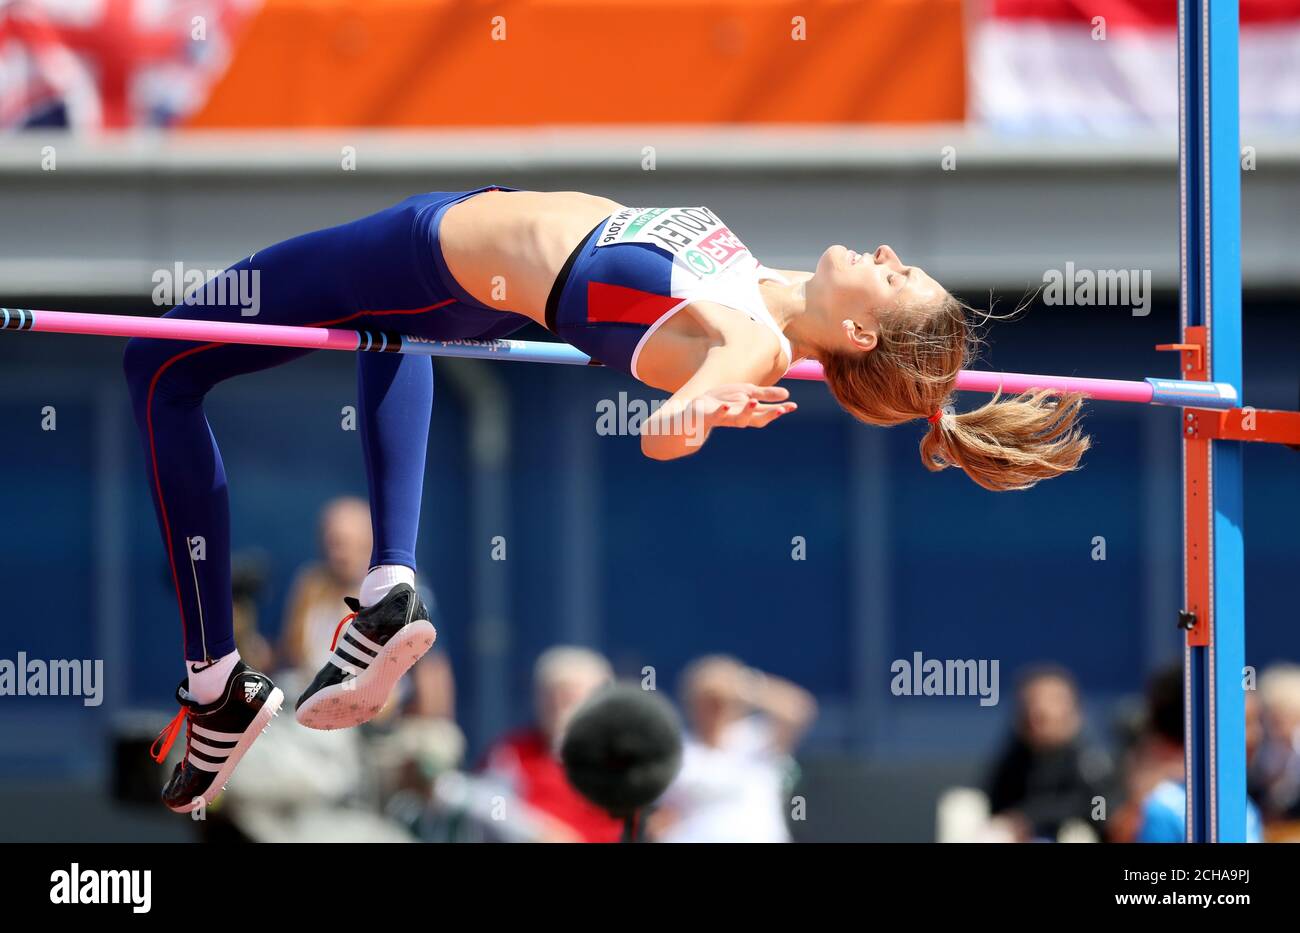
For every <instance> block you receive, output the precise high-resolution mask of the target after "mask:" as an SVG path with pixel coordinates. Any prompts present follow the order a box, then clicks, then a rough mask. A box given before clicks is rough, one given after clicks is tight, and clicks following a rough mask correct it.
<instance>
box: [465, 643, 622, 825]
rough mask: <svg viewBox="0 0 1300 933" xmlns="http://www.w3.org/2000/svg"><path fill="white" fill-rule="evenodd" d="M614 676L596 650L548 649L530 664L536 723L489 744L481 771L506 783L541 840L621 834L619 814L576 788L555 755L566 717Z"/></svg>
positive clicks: (514, 800)
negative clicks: (611, 815) (610, 810)
mask: <svg viewBox="0 0 1300 933" xmlns="http://www.w3.org/2000/svg"><path fill="white" fill-rule="evenodd" d="M612 679H613V671H612V670H611V668H610V666H609V662H608V661H606V660H605V658H604V657H602V656H601V655H599V654H597V653H596V652H594V651H589V650H588V649H586V648H574V647H568V646H557V647H554V648H550V649H548V650H547V651H545V652H543V653H542V655H541V656H540V657H539V658H538V659H537V662H536V664H535V665H534V667H533V704H534V715H535V716H536V722H535V724H534V725H532V726H529V727H528V728H525V729H521V730H519V731H517V732H513V733H511V734H509V735H507V736H505V737H504V738H502V739H500V740H499V741H498V742H497V743H496V744H495V745H493V746H492V747H491V748H490V749H489V750H488V753H487V756H486V760H485V765H484V777H485V778H488V779H489V780H493V781H496V782H497V783H498V784H499V785H501V786H503V787H505V788H507V789H508V792H509V794H510V797H511V800H512V806H513V810H515V811H517V812H518V813H519V815H520V816H521V817H522V818H524V819H526V820H527V821H529V822H530V823H532V824H534V825H535V826H536V827H537V828H538V829H537V831H538V832H540V834H541V835H540V838H541V839H542V840H544V841H548V842H615V841H617V840H618V839H619V837H620V835H621V832H622V824H621V823H620V822H619V821H618V820H615V819H613V818H612V817H610V816H609V815H608V814H606V813H605V812H604V811H603V810H601V809H600V808H598V807H597V806H596V805H595V804H592V803H590V802H588V801H587V800H586V799H584V798H583V797H582V796H581V795H579V794H578V792H577V791H576V790H574V788H573V786H572V785H571V784H570V783H569V779H568V778H567V777H566V776H565V773H564V766H563V765H562V764H561V762H560V759H559V746H560V741H561V738H562V737H563V735H564V727H565V725H566V724H567V723H568V720H569V717H570V716H571V715H572V714H573V711H574V710H575V709H576V708H577V707H578V706H579V705H580V704H581V703H582V701H583V700H585V699H587V697H589V696H591V694H592V693H594V692H595V691H596V690H597V689H598V688H599V687H601V686H603V685H604V684H606V683H608V682H609V681H611V680H612ZM506 812H507V814H509V813H510V812H511V809H509V808H508V809H507V811H506Z"/></svg>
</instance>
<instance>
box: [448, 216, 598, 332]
mask: <svg viewBox="0 0 1300 933" xmlns="http://www.w3.org/2000/svg"><path fill="white" fill-rule="evenodd" d="M621 206H622V205H620V204H619V203H618V202H616V201H611V200H610V199H609V198H601V197H597V196H596V195H591V194H583V193H582V192H580V191H485V192H483V193H482V194H478V195H475V196H474V197H472V198H468V199H466V200H464V201H461V202H460V203H459V204H455V205H453V206H452V207H450V208H448V209H447V213H446V214H444V215H443V218H442V224H441V226H440V227H439V230H438V239H439V242H440V243H441V244H442V255H443V258H444V259H445V260H446V263H447V268H448V269H450V270H451V274H452V275H453V276H454V277H455V278H456V281H457V282H459V283H460V286H461V287H462V288H464V289H465V291H467V292H469V293H470V294H471V295H473V296H474V297H475V298H477V299H478V300H479V301H481V302H483V303H484V304H485V305H487V306H488V307H489V308H500V309H501V310H502V311H513V312H515V313H517V314H523V315H526V316H527V317H530V318H532V319H533V320H534V321H536V322H537V323H539V324H542V325H543V326H545V324H546V298H547V296H548V295H549V294H550V292H551V286H552V285H554V284H555V279H556V276H558V275H559V274H560V267H561V266H563V265H564V262H565V260H566V259H568V258H569V254H570V253H572V252H573V250H574V247H576V246H577V245H578V243H579V241H581V240H582V238H583V237H585V236H586V235H587V234H588V233H590V232H591V230H592V228H593V227H595V226H596V224H598V223H600V222H601V221H602V220H604V219H605V218H606V217H608V216H609V215H610V214H612V213H614V211H616V210H618V209H619V208H620V207H621Z"/></svg>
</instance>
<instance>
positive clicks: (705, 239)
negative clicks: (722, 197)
mask: <svg viewBox="0 0 1300 933" xmlns="http://www.w3.org/2000/svg"><path fill="white" fill-rule="evenodd" d="M621 243H650V244H652V245H654V246H658V247H659V248H661V249H664V250H666V251H667V252H668V253H670V254H671V255H672V257H673V259H674V260H675V261H676V263H677V264H678V265H679V266H680V267H681V268H683V269H685V270H687V271H689V272H691V273H692V274H693V275H694V276H695V277H696V278H701V279H703V278H707V277H711V276H714V275H717V274H719V273H721V272H723V271H725V270H727V269H730V268H732V267H733V266H734V265H736V263H737V262H738V261H739V260H741V259H743V258H745V257H748V256H749V249H748V248H747V247H746V246H745V244H744V243H742V242H741V241H740V237H738V236H736V235H735V234H734V233H732V232H731V230H730V229H729V228H728V227H727V226H726V224H724V223H723V222H722V221H721V220H719V219H718V218H717V216H716V215H715V214H714V213H713V212H712V211H711V210H709V209H708V208H707V207H625V208H623V209H622V210H620V211H617V212H616V213H614V214H613V215H611V216H610V218H609V220H607V221H606V222H605V226H604V229H602V230H601V231H600V236H599V237H598V238H597V240H596V246H597V247H601V246H618V245H619V244H621Z"/></svg>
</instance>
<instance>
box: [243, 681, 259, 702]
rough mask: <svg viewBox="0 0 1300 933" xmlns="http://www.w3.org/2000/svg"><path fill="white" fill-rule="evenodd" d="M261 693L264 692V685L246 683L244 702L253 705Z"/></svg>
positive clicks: (253, 682)
mask: <svg viewBox="0 0 1300 933" xmlns="http://www.w3.org/2000/svg"><path fill="white" fill-rule="evenodd" d="M261 691H262V685H261V684H259V683H258V682H257V681H255V680H248V681H245V682H244V702H246V703H252V702H253V701H254V700H255V699H257V695H258V694H259V693H261Z"/></svg>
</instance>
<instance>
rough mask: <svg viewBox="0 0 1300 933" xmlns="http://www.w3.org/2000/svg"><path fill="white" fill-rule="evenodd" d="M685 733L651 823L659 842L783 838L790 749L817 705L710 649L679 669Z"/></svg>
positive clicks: (787, 686) (784, 683)
mask: <svg viewBox="0 0 1300 933" xmlns="http://www.w3.org/2000/svg"><path fill="white" fill-rule="evenodd" d="M681 693H682V703H683V705H684V706H685V710H686V718H687V723H688V726H689V727H690V735H689V736H688V737H687V739H686V743H685V747H684V749H683V753H682V769H681V772H680V773H679V774H678V775H677V779H676V780H675V781H673V783H672V785H671V786H670V787H669V788H668V790H667V792H665V794H664V796H663V799H662V801H661V806H660V808H659V809H658V810H657V811H656V812H655V813H654V815H653V816H652V818H651V822H650V829H651V834H652V836H653V837H654V838H655V839H657V840H658V841H660V842H789V841H790V830H789V827H788V825H787V823H786V811H787V809H788V808H789V799H790V795H789V792H790V789H791V786H792V784H793V777H794V774H795V769H794V762H793V760H792V759H791V758H790V752H791V751H792V750H793V749H794V747H795V745H797V744H798V742H799V739H800V738H801V737H802V736H803V734H804V732H806V731H807V729H808V727H809V726H810V725H811V724H812V721H813V719H814V718H815V717H816V715H817V704H816V701H815V700H814V699H813V697H812V694H810V693H809V692H808V691H806V690H804V689H803V688H802V687H799V686H797V685H796V684H793V683H791V682H790V681H788V680H783V679H782V678H780V677H776V676H774V675H772V674H764V673H762V672H760V671H756V670H754V669H752V668H748V667H745V666H744V665H743V664H741V663H740V662H739V661H737V660H736V659H735V658H730V657H725V656H710V657H704V658H700V659H698V660H696V661H694V662H692V663H691V665H690V666H689V667H687V669H686V671H685V673H683V675H682V691H681Z"/></svg>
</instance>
